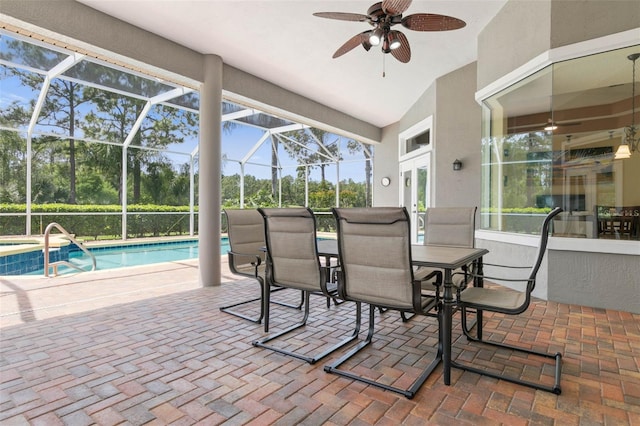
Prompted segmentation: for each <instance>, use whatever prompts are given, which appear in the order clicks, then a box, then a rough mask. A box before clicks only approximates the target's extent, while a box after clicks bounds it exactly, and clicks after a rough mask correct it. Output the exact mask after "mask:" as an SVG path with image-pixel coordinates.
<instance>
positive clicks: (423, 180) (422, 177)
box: [416, 166, 429, 243]
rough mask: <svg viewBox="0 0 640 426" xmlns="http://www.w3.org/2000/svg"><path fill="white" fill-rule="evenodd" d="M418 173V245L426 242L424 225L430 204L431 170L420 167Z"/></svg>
mask: <svg viewBox="0 0 640 426" xmlns="http://www.w3.org/2000/svg"><path fill="white" fill-rule="evenodd" d="M416 172H417V181H418V182H417V187H416V192H417V193H416V195H417V201H418V205H417V214H416V216H417V217H416V220H417V222H416V225H417V230H416V231H417V233H418V234H417V236H416V241H417V242H418V243H422V242H423V241H424V224H425V213H426V211H427V204H428V194H429V192H428V188H429V186H428V179H429V170H428V169H427V166H422V167H418V169H417V170H416Z"/></svg>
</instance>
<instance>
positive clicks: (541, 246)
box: [527, 207, 562, 293]
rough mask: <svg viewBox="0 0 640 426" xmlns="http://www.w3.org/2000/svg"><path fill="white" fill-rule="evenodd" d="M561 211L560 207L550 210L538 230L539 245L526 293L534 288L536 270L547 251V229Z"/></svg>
mask: <svg viewBox="0 0 640 426" xmlns="http://www.w3.org/2000/svg"><path fill="white" fill-rule="evenodd" d="M561 212H562V209H561V208H560V207H556V208H555V209H553V210H551V212H549V214H548V215H547V217H545V218H544V221H543V222H542V229H541V230H540V244H539V245H538V253H537V255H536V262H535V263H534V264H533V266H532V267H531V271H530V272H529V284H527V291H528V293H531V292H532V291H533V289H534V288H535V286H536V275H538V270H539V269H540V265H542V259H543V258H544V253H545V251H546V250H547V242H548V241H549V227H550V226H551V221H552V220H553V218H554V217H555V216H557V215H558V214H560V213H561Z"/></svg>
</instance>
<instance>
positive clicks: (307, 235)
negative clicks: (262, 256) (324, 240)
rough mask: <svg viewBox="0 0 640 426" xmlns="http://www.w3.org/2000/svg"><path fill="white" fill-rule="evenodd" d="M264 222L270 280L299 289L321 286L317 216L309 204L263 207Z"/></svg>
mask: <svg viewBox="0 0 640 426" xmlns="http://www.w3.org/2000/svg"><path fill="white" fill-rule="evenodd" d="M258 211H259V212H260V213H261V214H262V217H263V218H264V224H265V241H266V246H267V252H268V256H267V280H268V281H269V282H270V283H271V284H274V285H279V286H283V287H291V288H296V289H300V290H308V291H319V290H322V284H321V283H322V282H323V280H325V273H324V269H322V268H321V267H320V260H319V258H318V247H317V242H316V220H315V216H314V215H313V212H312V211H311V210H310V209H308V208H281V209H280V208H268V209H267V208H264V209H263V208H260V209H258Z"/></svg>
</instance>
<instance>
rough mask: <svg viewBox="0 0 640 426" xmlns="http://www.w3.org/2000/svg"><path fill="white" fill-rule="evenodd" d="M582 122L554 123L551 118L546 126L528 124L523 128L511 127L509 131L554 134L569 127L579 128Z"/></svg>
mask: <svg viewBox="0 0 640 426" xmlns="http://www.w3.org/2000/svg"><path fill="white" fill-rule="evenodd" d="M581 124H582V122H580V121H573V122H566V121H565V122H557V121H553V120H551V119H550V118H549V119H548V120H547V122H546V124H540V123H536V124H527V125H522V126H514V125H512V126H509V130H511V131H517V132H523V131H525V132H528V131H542V130H544V131H546V132H552V131H554V130H556V129H558V128H560V127H567V126H579V125H581Z"/></svg>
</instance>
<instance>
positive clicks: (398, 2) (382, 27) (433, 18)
mask: <svg viewBox="0 0 640 426" xmlns="http://www.w3.org/2000/svg"><path fill="white" fill-rule="evenodd" d="M409 6H411V0H384V1H383V2H379V3H375V4H374V5H372V6H371V7H370V8H369V10H368V11H367V14H366V15H362V14H359V13H347V12H317V13H314V14H313V15H314V16H318V17H320V18H328V19H338V20H341V21H352V22H368V23H369V24H370V25H371V26H372V27H373V29H370V30H367V31H364V32H362V33H360V34H356V35H355V36H353V37H351V38H350V39H349V40H347V41H346V43H344V44H343V45H342V46H340V47H339V48H338V50H336V52H335V53H334V54H333V57H334V58H337V57H340V56H342V55H344V54H345V53H347V52H349V51H351V50H353V49H354V48H356V47H357V46H358V45H362V47H363V48H364V49H365V50H367V51H369V49H371V48H372V47H373V46H378V45H381V47H382V52H383V53H391V55H393V57H394V58H396V59H397V60H398V61H400V62H403V63H407V62H409V61H410V60H411V48H410V47H409V40H408V39H407V37H406V36H405V35H404V34H403V33H402V32H400V31H398V30H393V29H391V27H393V26H394V25H397V24H400V25H402V26H403V27H405V28H407V29H409V30H413V31H449V30H457V29H460V28H463V27H464V26H466V25H467V24H466V23H465V22H464V21H463V20H461V19H458V18H453V17H451V16H446V15H438V14H433V13H415V14H413V15H408V16H405V17H403V16H402V14H403V13H404V12H405V11H406V10H407V9H408V8H409Z"/></svg>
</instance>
